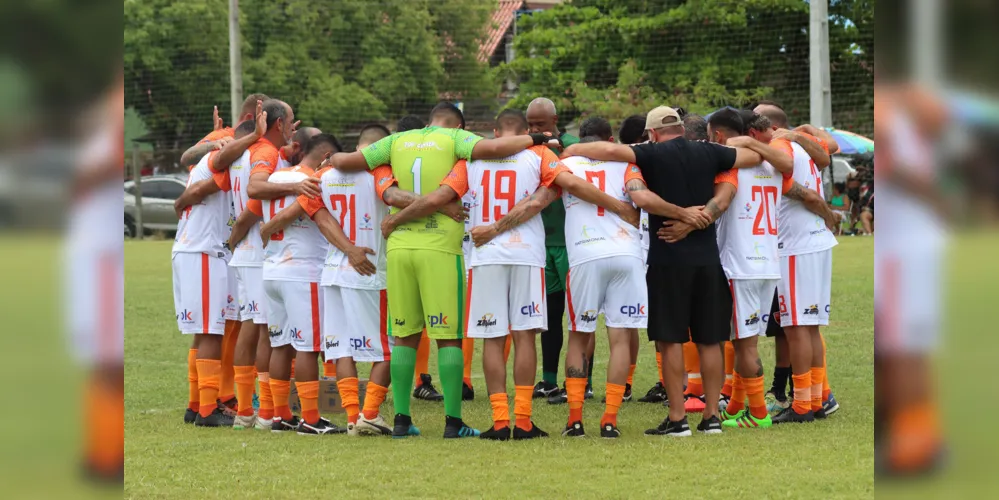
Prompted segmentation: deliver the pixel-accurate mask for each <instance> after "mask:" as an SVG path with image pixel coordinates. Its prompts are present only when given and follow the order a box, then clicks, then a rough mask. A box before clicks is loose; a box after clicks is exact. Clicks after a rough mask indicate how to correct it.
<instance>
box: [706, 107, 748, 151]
mask: <svg viewBox="0 0 999 500" xmlns="http://www.w3.org/2000/svg"><path fill="white" fill-rule="evenodd" d="M745 133H746V125H745V123H744V122H743V121H742V115H741V114H740V113H739V112H738V111H736V110H734V109H729V108H725V109H721V110H718V111H716V112H715V113H714V114H712V115H711V118H709V119H708V135H710V136H711V140H712V141H714V142H719V143H724V142H725V140H727V139H728V138H731V137H735V136H739V135H745Z"/></svg>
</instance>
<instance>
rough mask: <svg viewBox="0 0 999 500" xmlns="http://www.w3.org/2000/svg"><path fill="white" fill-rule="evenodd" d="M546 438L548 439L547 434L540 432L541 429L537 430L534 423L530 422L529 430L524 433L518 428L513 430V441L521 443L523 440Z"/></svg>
mask: <svg viewBox="0 0 999 500" xmlns="http://www.w3.org/2000/svg"><path fill="white" fill-rule="evenodd" d="M546 437H548V433H547V432H545V431H543V430H541V428H539V427H538V426H537V425H536V424H535V423H534V422H531V430H529V431H525V430H524V429H521V428H520V427H514V428H513V440H514V441H521V440H524V439H537V438H546Z"/></svg>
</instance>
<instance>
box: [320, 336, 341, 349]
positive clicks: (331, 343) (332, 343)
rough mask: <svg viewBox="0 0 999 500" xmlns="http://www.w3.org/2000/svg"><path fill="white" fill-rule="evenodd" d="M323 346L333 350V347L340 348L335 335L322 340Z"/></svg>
mask: <svg viewBox="0 0 999 500" xmlns="http://www.w3.org/2000/svg"><path fill="white" fill-rule="evenodd" d="M323 345H324V346H325V347H326V349H333V348H334V347H340V341H339V340H337V339H336V335H327V336H326V338H324V339H323Z"/></svg>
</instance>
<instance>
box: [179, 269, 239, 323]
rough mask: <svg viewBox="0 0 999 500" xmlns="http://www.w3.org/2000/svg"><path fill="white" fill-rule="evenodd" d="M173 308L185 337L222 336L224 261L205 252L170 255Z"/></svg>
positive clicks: (225, 290)
mask: <svg viewBox="0 0 999 500" xmlns="http://www.w3.org/2000/svg"><path fill="white" fill-rule="evenodd" d="M172 264H173V306H174V311H176V316H177V327H178V328H180V332H181V333H184V334H199V333H210V334H214V335H222V334H224V333H225V312H226V295H228V292H229V270H228V269H227V266H226V263H225V261H224V260H222V259H220V258H218V257H212V256H210V255H208V254H206V253H178V254H177V255H174V256H173V259H172Z"/></svg>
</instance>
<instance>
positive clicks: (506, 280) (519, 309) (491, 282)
mask: <svg viewBox="0 0 999 500" xmlns="http://www.w3.org/2000/svg"><path fill="white" fill-rule="evenodd" d="M545 297H546V295H545V268H543V267H532V266H526V265H524V266H521V265H508V264H498V265H487V266H476V267H473V268H472V269H471V270H469V271H468V297H467V299H466V300H467V304H466V305H465V307H466V308H467V309H468V311H467V312H466V314H465V315H466V316H467V317H466V318H465V321H466V323H465V332H466V333H467V334H468V336H469V337H471V338H476V339H491V338H497V337H505V336H507V335H509V334H510V331H511V330H513V331H525V330H535V329H540V330H544V329H547V326H548V304H546V303H545Z"/></svg>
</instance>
